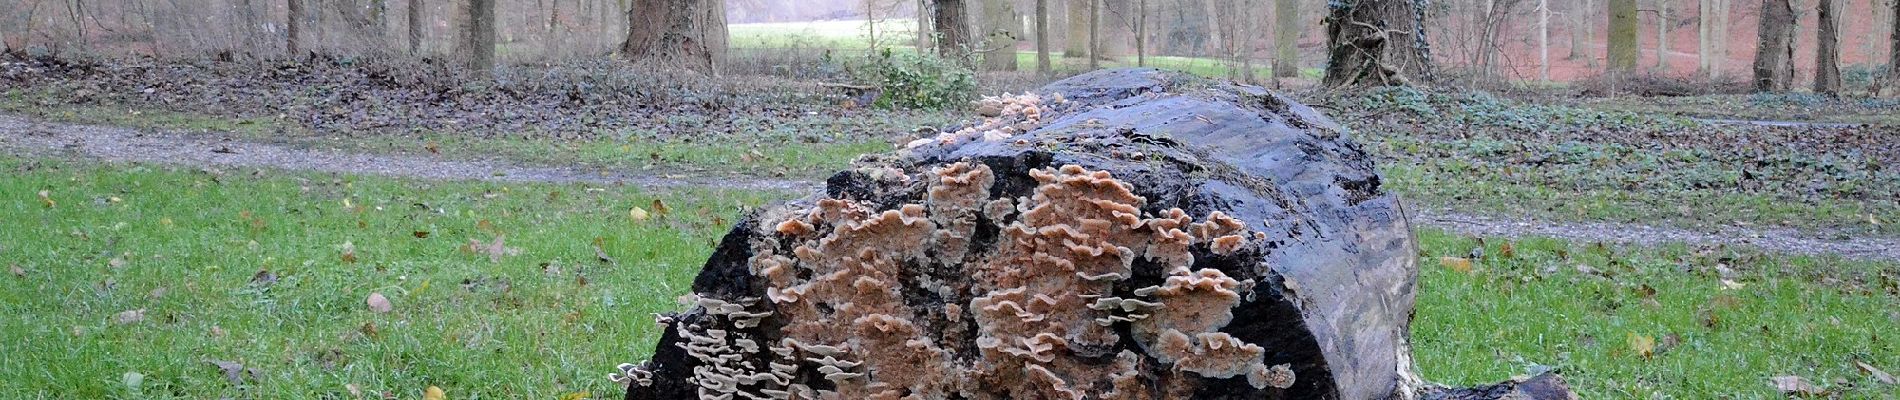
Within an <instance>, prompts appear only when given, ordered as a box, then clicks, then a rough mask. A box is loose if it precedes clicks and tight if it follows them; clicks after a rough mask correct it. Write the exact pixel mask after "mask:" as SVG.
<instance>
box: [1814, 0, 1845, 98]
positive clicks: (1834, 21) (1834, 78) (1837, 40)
mask: <svg viewBox="0 0 1900 400" xmlns="http://www.w3.org/2000/svg"><path fill="white" fill-rule="evenodd" d="M1816 10H1817V11H1816V13H1815V14H1816V16H1817V17H1819V18H1818V21H1819V23H1818V24H1817V25H1820V26H1819V27H1818V29H1816V30H1815V43H1818V44H1819V45H1817V46H1815V49H1814V92H1815V93H1820V94H1824V95H1828V96H1839V95H1840V94H1841V35H1840V21H1839V19H1840V14H1839V13H1840V10H1837V9H1835V8H1834V0H1821V3H1820V6H1819V7H1818V8H1816Z"/></svg>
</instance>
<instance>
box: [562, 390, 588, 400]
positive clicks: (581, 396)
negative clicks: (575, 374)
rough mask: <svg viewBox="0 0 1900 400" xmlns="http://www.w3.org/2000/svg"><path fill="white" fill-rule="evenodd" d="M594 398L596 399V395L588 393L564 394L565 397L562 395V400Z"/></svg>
mask: <svg viewBox="0 0 1900 400" xmlns="http://www.w3.org/2000/svg"><path fill="white" fill-rule="evenodd" d="M593 397H594V394H593V393H588V392H574V393H568V394H564V395H561V400H587V399H589V398H593Z"/></svg>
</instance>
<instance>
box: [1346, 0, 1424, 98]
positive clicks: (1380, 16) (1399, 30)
mask: <svg viewBox="0 0 1900 400" xmlns="http://www.w3.org/2000/svg"><path fill="white" fill-rule="evenodd" d="M1331 4H1332V5H1331V8H1332V9H1331V12H1330V13H1329V15H1327V17H1326V47H1327V49H1328V54H1327V65H1326V79H1325V81H1324V84H1325V85H1326V86H1329V87H1340V86H1356V85H1409V84H1410V83H1411V82H1412V81H1414V80H1424V81H1430V80H1431V79H1432V63H1431V48H1430V47H1429V45H1428V44H1427V43H1428V42H1427V41H1426V40H1425V28H1424V10H1420V9H1418V8H1416V7H1415V5H1416V4H1417V3H1415V2H1414V1H1413V0H1357V1H1334V2H1331Z"/></svg>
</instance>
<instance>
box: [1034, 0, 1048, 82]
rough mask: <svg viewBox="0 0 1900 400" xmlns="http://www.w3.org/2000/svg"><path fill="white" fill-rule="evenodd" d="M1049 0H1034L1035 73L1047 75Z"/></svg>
mask: <svg viewBox="0 0 1900 400" xmlns="http://www.w3.org/2000/svg"><path fill="white" fill-rule="evenodd" d="M1050 70H1051V66H1050V65H1049V0H1036V73H1037V74H1042V75H1044V76H1047V75H1049V72H1050Z"/></svg>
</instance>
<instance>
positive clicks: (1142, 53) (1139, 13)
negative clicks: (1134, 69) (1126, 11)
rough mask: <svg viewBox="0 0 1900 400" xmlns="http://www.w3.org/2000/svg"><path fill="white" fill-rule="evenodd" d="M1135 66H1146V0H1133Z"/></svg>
mask: <svg viewBox="0 0 1900 400" xmlns="http://www.w3.org/2000/svg"><path fill="white" fill-rule="evenodd" d="M1135 66H1138V67H1146V66H1148V0H1136V1H1135Z"/></svg>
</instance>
